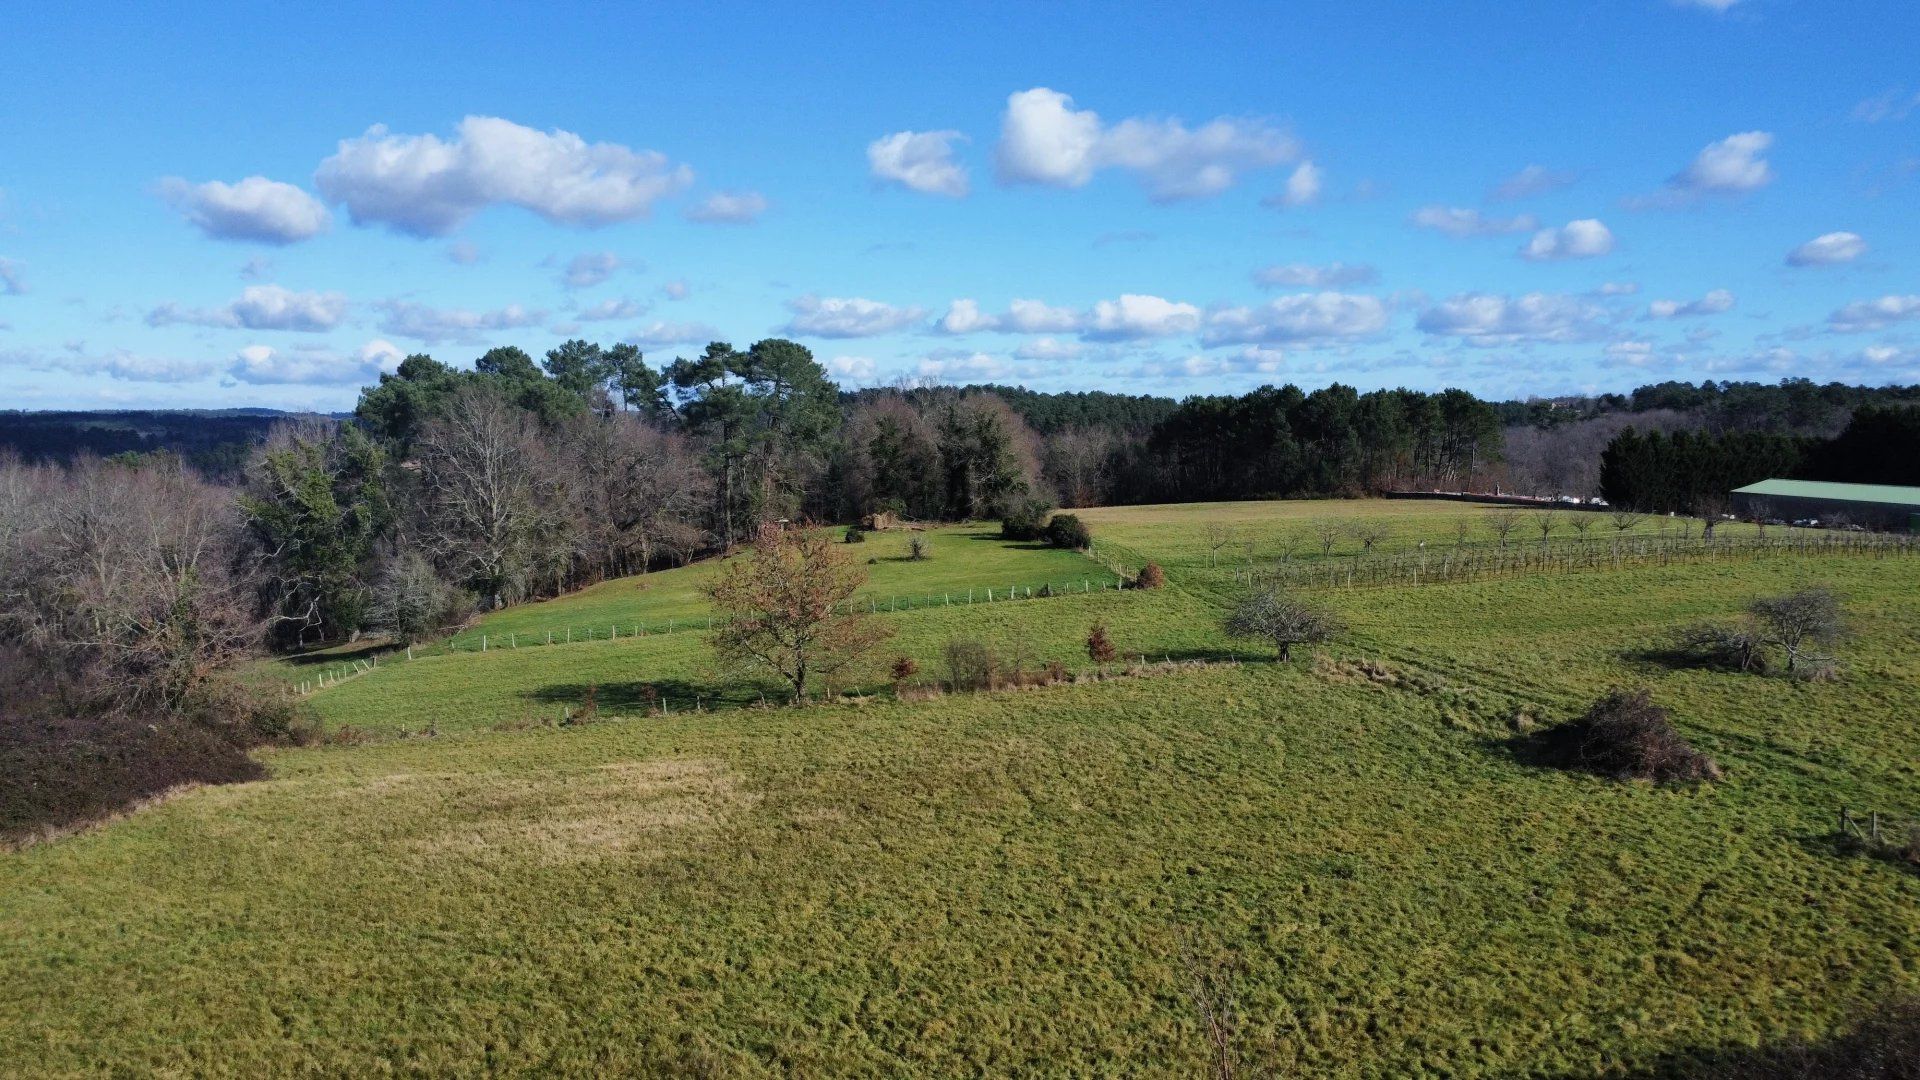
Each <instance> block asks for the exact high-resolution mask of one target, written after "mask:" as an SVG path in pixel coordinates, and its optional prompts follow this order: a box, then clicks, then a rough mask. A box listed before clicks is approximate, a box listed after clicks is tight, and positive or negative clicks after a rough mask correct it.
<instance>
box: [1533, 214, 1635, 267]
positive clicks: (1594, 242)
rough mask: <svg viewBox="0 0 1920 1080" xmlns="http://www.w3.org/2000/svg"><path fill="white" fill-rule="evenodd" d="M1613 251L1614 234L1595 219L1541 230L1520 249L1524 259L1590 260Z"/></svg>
mask: <svg viewBox="0 0 1920 1080" xmlns="http://www.w3.org/2000/svg"><path fill="white" fill-rule="evenodd" d="M1612 250H1613V233H1612V232H1611V231H1609V230H1608V229H1607V227H1606V226H1605V225H1603V224H1601V223H1600V222H1599V221H1598V220H1596V219H1594V218H1582V219H1580V220H1578V221H1569V222H1567V223H1566V224H1565V225H1562V226H1560V227H1559V228H1557V229H1541V230H1540V231H1539V232H1537V233H1534V234H1533V239H1531V240H1529V241H1527V244H1526V246H1525V247H1523V248H1521V249H1520V256H1521V258H1525V259H1532V260H1533V261H1535V262H1549V261H1554V260H1558V259H1591V258H1593V257H1595V256H1597V255H1605V254H1607V253H1608V252H1610V251H1612Z"/></svg>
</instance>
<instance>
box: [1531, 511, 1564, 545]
mask: <svg viewBox="0 0 1920 1080" xmlns="http://www.w3.org/2000/svg"><path fill="white" fill-rule="evenodd" d="M1560 520H1561V519H1560V511H1558V510H1542V511H1540V512H1539V513H1537V514H1535V515H1533V527H1534V528H1535V529H1537V530H1539V532H1540V546H1541V547H1546V546H1547V543H1548V541H1550V540H1552V539H1553V534H1554V532H1555V531H1556V530H1558V529H1559V528H1560Z"/></svg>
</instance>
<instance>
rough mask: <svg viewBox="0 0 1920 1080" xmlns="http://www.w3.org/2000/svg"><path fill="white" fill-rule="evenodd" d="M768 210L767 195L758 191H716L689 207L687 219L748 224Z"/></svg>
mask: <svg viewBox="0 0 1920 1080" xmlns="http://www.w3.org/2000/svg"><path fill="white" fill-rule="evenodd" d="M766 212H767V197H766V196H765V195H762V194H760V193H759V192H757V191H716V192H714V193H713V194H711V195H709V196H707V197H706V198H704V199H701V200H700V201H699V202H697V203H694V204H693V205H692V206H689V207H687V220H688V221H699V222H704V223H706V224H708V225H747V224H751V223H752V222H753V221H755V220H756V219H758V218H759V217H760V215H761V214H764V213H766Z"/></svg>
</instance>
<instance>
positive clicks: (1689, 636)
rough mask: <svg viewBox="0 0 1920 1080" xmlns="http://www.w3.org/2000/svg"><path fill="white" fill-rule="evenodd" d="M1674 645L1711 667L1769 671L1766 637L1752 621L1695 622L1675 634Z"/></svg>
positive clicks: (1693, 658) (1685, 653)
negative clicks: (1762, 635)
mask: <svg viewBox="0 0 1920 1080" xmlns="http://www.w3.org/2000/svg"><path fill="white" fill-rule="evenodd" d="M1673 643H1674V649H1675V650H1676V651H1677V652H1679V653H1680V654H1681V655H1683V656H1686V657H1689V658H1691V659H1692V660H1694V661H1696V662H1698V663H1701V664H1705V665H1707V666H1709V667H1717V668H1724V669H1726V670H1728V671H1752V672H1757V673H1759V674H1761V675H1764V674H1766V673H1767V666H1768V665H1767V654H1766V644H1767V643H1766V640H1765V639H1764V638H1763V637H1761V634H1760V631H1759V628H1758V627H1756V626H1754V625H1753V624H1752V623H1750V622H1737V623H1711V622H1701V623H1694V624H1693V625H1692V626H1687V627H1682V628H1681V629H1680V630H1679V631H1677V632H1676V633H1675V634H1674V639H1673Z"/></svg>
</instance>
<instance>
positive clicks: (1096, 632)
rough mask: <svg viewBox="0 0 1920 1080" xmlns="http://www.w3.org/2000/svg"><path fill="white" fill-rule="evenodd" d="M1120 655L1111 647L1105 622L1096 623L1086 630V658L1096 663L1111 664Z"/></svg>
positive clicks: (1111, 642)
mask: <svg viewBox="0 0 1920 1080" xmlns="http://www.w3.org/2000/svg"><path fill="white" fill-rule="evenodd" d="M1119 655H1120V652H1119V650H1118V649H1115V648H1114V647H1113V639H1112V638H1109V637H1108V636H1107V628H1106V625H1105V624H1102V623H1096V624H1095V625H1094V627H1093V629H1091V630H1089V631H1087V659H1089V660H1091V661H1093V662H1094V663H1096V664H1111V663H1113V661H1114V659H1115V658H1117V657H1118V656H1119Z"/></svg>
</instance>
